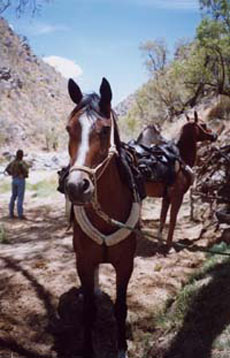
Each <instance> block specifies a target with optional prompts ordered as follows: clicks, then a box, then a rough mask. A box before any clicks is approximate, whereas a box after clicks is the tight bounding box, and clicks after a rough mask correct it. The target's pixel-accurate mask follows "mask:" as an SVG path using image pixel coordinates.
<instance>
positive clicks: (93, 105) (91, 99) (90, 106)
mask: <svg viewBox="0 0 230 358" xmlns="http://www.w3.org/2000/svg"><path fill="white" fill-rule="evenodd" d="M99 101H100V97H99V96H98V94H97V93H95V92H92V93H89V94H86V95H84V97H83V98H82V100H81V101H80V103H78V105H77V106H76V107H75V108H74V109H73V111H72V112H71V116H74V115H75V114H76V113H77V112H78V111H80V110H81V109H82V108H86V111H87V112H88V113H90V111H92V110H93V111H96V112H99Z"/></svg>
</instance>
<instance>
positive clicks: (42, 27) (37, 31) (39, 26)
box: [27, 21, 69, 36]
mask: <svg viewBox="0 0 230 358" xmlns="http://www.w3.org/2000/svg"><path fill="white" fill-rule="evenodd" d="M68 30H69V28H68V26H66V25H62V24H55V25H52V24H45V23H43V22H38V21H36V22H33V23H31V24H30V25H27V31H29V32H30V34H31V35H33V36H38V35H47V34H51V33H54V32H60V31H68Z"/></svg>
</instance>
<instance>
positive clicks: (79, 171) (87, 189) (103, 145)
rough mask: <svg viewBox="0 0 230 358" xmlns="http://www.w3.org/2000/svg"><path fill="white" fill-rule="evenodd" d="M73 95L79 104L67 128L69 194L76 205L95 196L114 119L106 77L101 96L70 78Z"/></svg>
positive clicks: (69, 84)
mask: <svg viewBox="0 0 230 358" xmlns="http://www.w3.org/2000/svg"><path fill="white" fill-rule="evenodd" d="M68 91H69V95H70V98H71V99H72V101H73V102H74V103H75V104H76V107H75V108H74V110H73V111H72V112H71V114H70V116H69V119H68V124H67V126H66V129H67V131H68V134H69V155H70V167H71V168H70V174H69V177H68V181H67V194H68V196H69V199H70V201H71V202H72V203H73V204H75V205H85V204H86V203H89V202H90V201H91V200H92V198H93V195H94V191H95V185H96V180H97V178H96V176H97V174H98V171H99V172H100V165H102V163H103V161H105V160H106V158H107V156H108V151H109V148H110V146H111V140H112V141H113V140H114V138H111V137H112V135H111V136H110V133H112V130H111V127H113V128H114V125H115V122H114V117H113V112H112V111H111V100H112V91H111V88H110V84H109V82H108V81H107V80H106V79H105V78H103V79H102V82H101V86H100V96H99V95H97V94H96V93H91V94H89V95H83V94H82V92H81V89H80V88H79V86H78V85H77V84H76V83H75V82H74V81H73V80H72V79H70V80H69V83H68Z"/></svg>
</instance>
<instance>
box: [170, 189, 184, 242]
mask: <svg viewBox="0 0 230 358" xmlns="http://www.w3.org/2000/svg"><path fill="white" fill-rule="evenodd" d="M183 196H184V195H183V194H179V193H178V194H177V195H176V196H174V197H173V199H172V201H171V210H170V221H169V231H168V237H167V246H168V247H171V244H172V239H173V233H174V229H175V226H176V220H177V214H178V212H179V209H180V207H181V204H182V201H183Z"/></svg>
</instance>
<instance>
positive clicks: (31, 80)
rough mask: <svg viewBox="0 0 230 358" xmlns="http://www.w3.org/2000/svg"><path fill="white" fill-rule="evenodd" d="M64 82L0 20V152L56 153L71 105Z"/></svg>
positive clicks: (62, 139)
mask: <svg viewBox="0 0 230 358" xmlns="http://www.w3.org/2000/svg"><path fill="white" fill-rule="evenodd" d="M66 86H67V83H66V80H65V79H64V78H63V77H62V76H61V75H60V74H59V73H57V72H56V71H55V69H54V68H52V67H51V66H49V65H48V64H46V63H45V62H43V61H42V59H40V58H38V57H37V56H35V54H34V53H33V51H32V50H31V48H30V46H29V44H28V43H27V41H26V39H25V37H22V36H19V35H17V34H15V33H14V32H13V31H12V29H11V28H10V27H9V25H8V23H7V22H6V21H5V20H4V19H3V18H0V128H1V129H0V146H1V149H5V148H7V149H11V150H15V148H18V147H19V146H20V147H22V148H28V147H29V148H36V149H50V150H52V149H56V148H57V147H59V148H60V147H62V145H63V143H65V142H66V141H65V140H64V139H65V130H64V126H65V122H66V118H67V115H68V113H69V112H70V110H71V108H72V104H71V102H70V100H69V98H68V95H67V89H66V88H67V87H66Z"/></svg>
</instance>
